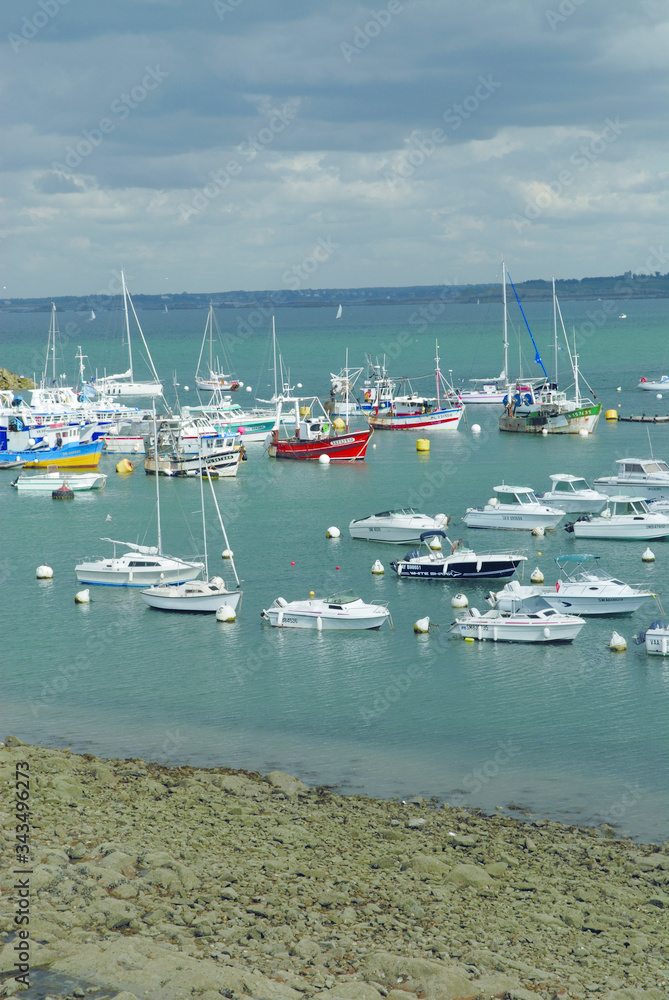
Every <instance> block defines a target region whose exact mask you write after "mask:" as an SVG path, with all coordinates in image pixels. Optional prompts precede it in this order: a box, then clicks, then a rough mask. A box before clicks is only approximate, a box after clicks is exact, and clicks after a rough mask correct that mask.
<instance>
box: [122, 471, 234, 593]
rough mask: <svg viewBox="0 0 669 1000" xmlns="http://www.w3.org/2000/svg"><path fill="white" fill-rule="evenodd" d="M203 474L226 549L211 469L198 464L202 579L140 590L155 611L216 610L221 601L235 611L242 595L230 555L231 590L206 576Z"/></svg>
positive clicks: (207, 564)
mask: <svg viewBox="0 0 669 1000" xmlns="http://www.w3.org/2000/svg"><path fill="white" fill-rule="evenodd" d="M205 475H206V476H207V479H208V480H209V486H210V489H211V495H212V499H213V501H214V506H215V507H216V513H217V514H218V521H219V524H220V526H221V531H222V533H223V539H224V541H225V548H226V550H228V551H229V550H230V543H229V541H228V536H227V533H226V530H225V525H224V524H223V518H222V517H221V511H220V508H219V506H218V500H217V499H216V493H215V492H214V486H213V483H212V481H211V478H212V477H211V473H209V472H208V471H205V470H204V469H203V467H202V466H201V467H200V505H201V508H202V539H203V543H204V576H205V578H204V580H195V581H193V582H189V583H179V584H176V585H170V584H159V585H158V586H154V587H149V589H148V590H143V591H142V593H141V597H142V600H143V601H145V602H146V603H147V604H148V605H149V607H150V608H156V610H158V611H186V612H189V611H200V612H216V611H218V609H219V608H220V607H222V606H223V605H227V606H228V607H229V608H231V609H232V610H233V611H235V612H236V611H237V607H238V605H239V602H240V600H241V597H242V591H241V589H240V583H239V577H238V576H237V570H236V569H235V561H234V559H233V558H232V557H230V566H231V568H232V572H233V573H234V575H235V581H236V584H237V586H236V587H235V589H234V590H228V588H227V587H226V586H225V582H224V581H223V579H222V578H221V577H220V576H213V577H211V579H210V578H209V558H208V553H207V524H206V519H205V509H204V482H203V480H204V476H205Z"/></svg>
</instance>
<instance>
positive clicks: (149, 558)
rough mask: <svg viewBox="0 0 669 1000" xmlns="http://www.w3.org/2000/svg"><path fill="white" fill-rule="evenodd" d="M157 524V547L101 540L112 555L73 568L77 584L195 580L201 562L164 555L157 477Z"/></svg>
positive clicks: (136, 584) (144, 584)
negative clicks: (120, 548) (108, 545)
mask: <svg viewBox="0 0 669 1000" xmlns="http://www.w3.org/2000/svg"><path fill="white" fill-rule="evenodd" d="M153 436H154V441H157V440H158V435H157V433H156V410H155V405H154V409H153ZM156 447H157V445H156ZM156 521H157V523H158V544H157V545H155V546H154V545H138V544H136V543H135V542H121V541H118V540H117V539H114V538H102V539H101V541H103V542H110V543H111V544H112V545H113V546H114V555H113V556H112V557H111V559H109V558H107V559H94V560H90V561H84V562H81V563H79V564H78V565H77V566H75V567H74V571H75V573H76V574H77V580H78V581H79V583H88V584H101V585H105V586H108V587H148V586H151V584H162V583H182V582H187V581H190V580H195V579H196V578H197V577H198V576H199V575H200V573H201V572H202V570H203V569H204V563H201V562H187V561H186V560H184V559H178V558H177V557H176V556H166V555H164V554H163V543H162V534H161V529H160V488H159V477H158V476H156ZM117 545H121V546H123V548H125V549H128V551H127V552H124V553H123V554H122V555H120V556H117V555H116V546H117Z"/></svg>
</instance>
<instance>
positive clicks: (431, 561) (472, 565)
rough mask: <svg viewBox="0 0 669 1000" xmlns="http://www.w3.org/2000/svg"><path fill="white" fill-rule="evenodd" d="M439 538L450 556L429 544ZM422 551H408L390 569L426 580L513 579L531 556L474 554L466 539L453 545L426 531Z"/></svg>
mask: <svg viewBox="0 0 669 1000" xmlns="http://www.w3.org/2000/svg"><path fill="white" fill-rule="evenodd" d="M435 535H438V536H441V537H442V538H444V539H446V542H447V543H448V546H449V548H450V553H449V554H448V555H443V554H442V553H441V552H439V551H436V552H435V551H434V550H433V549H431V548H430V546H429V544H428V539H429V538H434V536H435ZM420 541H421V543H422V548H419V549H414V550H413V551H412V552H408V553H407V554H406V555H405V556H404V558H403V559H394V560H393V561H392V562H391V564H390V568H391V569H393V570H394V571H395V572H396V573H397V575H398V576H401V577H416V578H418V579H422V580H449V579H450V580H453V579H466V580H478V579H480V578H489V577H497V578H499V579H502V578H504V577H507V576H513V574H514V573H515V572H516V569H517V568H518V566H519V564H520V563H521V562H525V561H526V559H527V556H523V555H519V554H518V553H514V552H474V551H473V550H472V549H468V548H464V547H463V545H462V540H461V539H459V540H458V541H456V542H451V540H450V538H448V536H447V535H446V534H445V533H444V532H443V531H425V532H423V534H422V535H421V536H420Z"/></svg>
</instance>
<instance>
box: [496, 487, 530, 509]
mask: <svg viewBox="0 0 669 1000" xmlns="http://www.w3.org/2000/svg"><path fill="white" fill-rule="evenodd" d="M495 493H497V494H499V497H498V498H497V497H495V499H496V500H497V502H498V503H517V504H525V505H527V504H533V503H538V502H539V501H538V500H537V498H536V495H535V492H534V490H533V489H531V488H530V487H529V486H495ZM493 506H495V505H494V504H493Z"/></svg>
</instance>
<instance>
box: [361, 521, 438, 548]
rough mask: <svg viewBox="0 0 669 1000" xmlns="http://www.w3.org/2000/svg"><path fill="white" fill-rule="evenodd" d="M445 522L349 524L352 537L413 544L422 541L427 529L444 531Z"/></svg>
mask: <svg viewBox="0 0 669 1000" xmlns="http://www.w3.org/2000/svg"><path fill="white" fill-rule="evenodd" d="M443 528H444V524H443V522H442V523H440V524H437V523H436V522H435V523H434V524H425V523H423V524H417V525H416V526H415V527H414V526H412V525H409V524H404V525H401V524H399V525H393V524H387V525H368V526H366V525H361V524H359V523H356V522H355V521H351V523H350V524H349V526H348V530H349V534H350V536H351V538H357V539H360V540H361V541H365V542H385V543H386V544H387V545H412V544H414V543H415V544H418V542H420V536H421V535H422V534H424V533H425V532H426V531H432V530H434V531H443Z"/></svg>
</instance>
